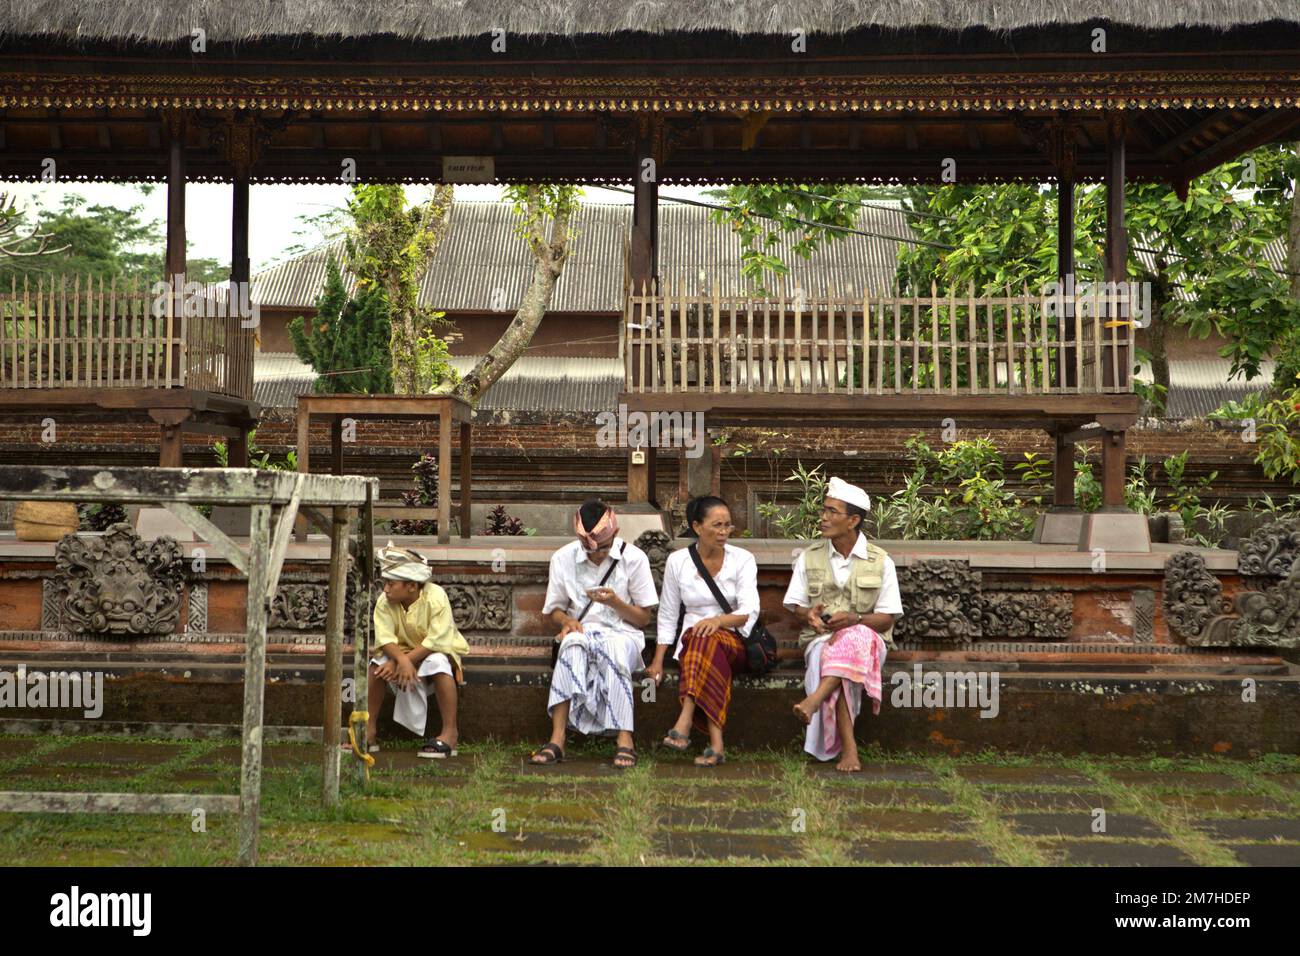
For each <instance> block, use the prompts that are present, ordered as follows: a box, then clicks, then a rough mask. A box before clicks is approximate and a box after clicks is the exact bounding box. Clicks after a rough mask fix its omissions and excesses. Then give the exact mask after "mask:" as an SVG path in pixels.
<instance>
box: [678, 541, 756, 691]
mask: <svg viewBox="0 0 1300 956" xmlns="http://www.w3.org/2000/svg"><path fill="white" fill-rule="evenodd" d="M688 550H689V551H690V552H691V560H692V561H694V562H695V570H697V571H699V572H700V577H702V578H704V583H705V584H707V585H708V586H709V590H710V591H712V592H713V599H714V600H715V601H717V602H718V607H720V608H722V613H723V614H730V613H732V611H731V605H730V604H729V603H728V602H727V599H726V598H724V597H723V596H722V591H720V590H719V589H718V585H717V582H716V581H714V580H713V575H711V574H710V573H709V569H708V568H706V567H705V566H704V561H703V560H701V558H700V552H699V551H698V550H697V549H696V547H695V545H691V546H690V548H689V549H688ZM682 611H683V613H684V612H685V605H683V607H682ZM680 630H681V623H680V620H679V621H678V631H679V632H680ZM679 636H680V635H679ZM740 639H741V640H742V641H744V642H745V656H746V658H747V661H748V665H749V666H748V670H749V673H751V674H766V673H767V672H768V671H770V670H771V669H772V668H773V667H775V666H776V638H774V637H773V636H772V635H771V634H770V633H768V630H767V628H766V627H764V626H763V621H762V619H761V618H759V619H757V620H755V621H754V626H753V627H751V628H750V629H749V633H748V634H741V635H740Z"/></svg>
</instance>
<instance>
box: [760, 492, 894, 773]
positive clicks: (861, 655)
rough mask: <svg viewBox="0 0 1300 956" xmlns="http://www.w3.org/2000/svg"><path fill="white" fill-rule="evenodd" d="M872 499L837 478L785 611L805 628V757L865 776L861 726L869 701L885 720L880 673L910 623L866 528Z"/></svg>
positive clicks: (890, 565) (888, 563)
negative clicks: (904, 622)
mask: <svg viewBox="0 0 1300 956" xmlns="http://www.w3.org/2000/svg"><path fill="white" fill-rule="evenodd" d="M870 509H871V498H870V497H869V496H868V495H867V493H866V492H865V491H863V490H862V489H861V488H859V487H857V486H856V485H851V484H849V483H848V482H847V481H843V480H841V479H839V478H832V479H831V480H830V484H829V485H828V486H827V488H826V498H825V500H824V501H823V502H822V514H821V534H822V538H824V539H825V541H824V543H818V544H814V545H812V546H810V547H808V548H805V549H804V551H803V552H802V553H801V554H800V555H799V557H798V558H797V559H796V561H795V564H794V573H793V574H792V575H791V577H790V587H789V588H788V589H787V590H786V592H785V600H784V603H785V606H786V608H788V609H789V610H790V611H792V612H793V613H794V615H795V616H796V617H797V618H798V619H799V621H800V623H801V624H803V625H804V628H803V631H802V632H801V633H800V635H799V643H800V644H801V645H802V646H803V649H804V662H805V664H806V667H807V670H806V672H805V676H804V690H805V692H806V693H807V695H808V696H807V697H805V698H804V699H803V700H802V701H800V702H799V703H798V704H796V705H795V707H794V712H795V716H796V717H798V718H799V719H800V720H801V721H803V722H804V723H805V724H807V725H808V730H807V733H806V735H805V737H804V750H806V751H807V752H808V753H810V754H812V755H813V756H814V757H816V758H817V759H818V760H830V759H832V758H834V757H835V756H837V755H839V757H840V760H839V762H838V763H837V764H836V765H835V768H836V769H837V770H843V771H855V770H861V769H862V764H861V762H860V761H859V759H858V746H857V742H856V741H855V740H854V737H853V722H854V721H855V720H856V719H857V717H858V714H859V713H861V711H862V694H863V692H864V691H865V692H866V693H867V696H869V697H870V698H871V703H872V712H873V713H877V714H878V713H880V701H881V689H880V683H881V681H880V672H881V668H882V667H883V666H884V663H885V655H886V653H887V652H888V649H890V648H892V647H893V646H894V642H893V637H892V631H893V627H894V622H895V621H897V620H898V619H899V618H900V617H902V615H903V604H902V601H901V600H900V599H899V594H898V574H897V572H896V571H895V569H894V562H893V560H892V559H891V558H890V557H889V555H888V554H887V553H886V552H885V550H884V549H883V548H880V547H878V546H877V545H874V544H872V543H871V542H869V541H867V536H866V535H865V534H863V533H862V523H863V521H865V520H866V517H867V512H868V511H869V510H870Z"/></svg>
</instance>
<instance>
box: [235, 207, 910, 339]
mask: <svg viewBox="0 0 1300 956" xmlns="http://www.w3.org/2000/svg"><path fill="white" fill-rule="evenodd" d="M879 205H881V206H888V207H890V208H885V209H881V208H865V209H862V210H861V212H860V215H859V216H858V228H859V229H860V230H863V231H866V232H873V233H878V234H881V235H883V236H887V237H888V236H898V237H902V238H911V236H912V233H911V230H910V229H909V228H908V226H907V221H906V217H905V216H904V215H903V214H902V213H901V212H900V211H898V208H897V203H892V202H888V201H882V202H880V203H879ZM518 224H519V217H518V216H517V215H516V214H515V212H514V209H513V208H512V207H511V206H510V204H509V203H503V202H457V203H455V204H454V206H453V209H452V216H451V225H450V227H449V228H448V231H447V237H446V239H444V240H443V244H442V246H441V247H440V248H439V249H438V252H437V254H436V255H435V256H434V261H433V262H432V264H431V265H430V266H429V271H428V272H427V273H425V276H424V279H423V280H422V282H421V283H420V304H421V305H422V306H425V307H426V308H430V309H440V310H443V311H449V312H450V311H458V312H495V311H501V312H513V311H514V309H515V308H517V307H518V304H519V300H520V299H521V298H522V296H523V293H524V291H525V290H526V289H527V288H528V283H529V282H530V281H532V274H533V257H532V255H531V253H529V251H528V247H527V246H526V245H525V244H524V242H523V240H522V239H521V238H520V237H519V235H518V233H517V232H516V231H515V230H516V228H517V226H518ZM631 228H632V207H631V206H628V205H622V204H615V203H584V204H583V205H582V206H581V207H580V209H579V211H578V214H577V216H576V218H575V220H574V234H575V240H574V246H573V249H574V251H573V254H572V256H571V257H570V259H569V261H568V262H567V263H565V267H564V272H562V273H561V274H560V278H559V280H558V281H557V282H556V284H555V295H554V297H553V298H552V300H551V307H550V311H552V312H607V313H613V314H618V313H620V312H622V311H623V281H624V271H625V267H624V262H625V250H626V244H627V241H628V237H629V235H630V232H631ZM792 245H793V243H792V242H791V240H790V239H789V238H788V237H785V236H783V237H782V238H781V240H780V241H779V242H778V244H777V247H776V248H777V249H778V250H779V254H780V255H781V257H782V260H783V261H784V262H786V263H787V264H788V265H789V266H790V270H791V275H790V276H789V277H788V278H787V280H786V282H787V284H788V285H789V287H790V288H795V287H801V288H803V289H805V290H806V291H808V292H810V293H811V292H814V291H821V290H824V289H825V288H826V287H827V286H830V287H832V288H835V289H837V290H849V289H855V290H861V289H862V288H863V286H864V284H869V285H870V287H871V288H872V289H886V288H893V286H894V270H895V265H896V262H897V257H898V243H897V242H895V241H893V240H892V239H889V238H876V237H868V236H858V235H846V236H845V237H844V238H843V239H840V240H835V241H830V242H827V243H825V244H824V245H823V246H822V248H820V249H819V250H818V251H817V252H815V253H813V255H812V257H811V258H810V259H806V260H805V259H801V258H799V257H798V256H797V255H795V254H794V252H793V251H792ZM341 252H342V242H341V241H338V242H333V243H329V244H327V245H324V246H321V247H319V248H317V249H313V250H311V251H309V252H306V253H304V254H303V255H301V256H298V257H296V258H294V259H290V260H288V261H287V262H283V263H280V264H279V265H276V266H272V267H271V268H269V269H265V270H263V271H261V272H259V273H257V274H256V275H255V276H253V295H254V298H255V300H256V301H257V302H259V303H260V304H261V305H263V306H284V307H290V308H300V309H309V308H312V307H313V306H314V305H315V303H316V299H317V298H318V297H319V296H320V293H321V290H322V289H323V288H324V286H325V275H326V262H327V259H328V257H329V256H330V255H334V256H335V257H339V256H340V255H341ZM740 254H741V247H740V239H739V237H738V236H737V235H736V234H735V233H734V232H733V231H732V230H731V229H730V228H728V227H727V226H726V225H723V224H719V223H716V222H714V221H713V219H712V218H711V216H710V210H708V209H705V208H702V207H699V206H688V205H681V204H678V203H672V202H668V201H665V202H663V203H661V204H660V208H659V274H660V275H661V276H662V277H664V279H665V281H667V280H668V279H670V278H675V279H680V280H681V281H683V282H685V283H687V284H688V286H687V287H688V288H690V289H691V290H692V291H696V290H697V289H698V286H699V282H700V279H699V276H700V275H701V274H703V275H704V276H705V277H706V279H707V282H708V283H712V281H713V279H714V278H715V277H716V278H717V280H718V281H719V283H720V284H721V288H722V292H723V293H724V294H728V295H730V294H741V293H743V292H744V291H746V289H745V284H744V280H743V279H742V278H741V275H740ZM345 281H346V282H347V283H348V287H349V290H350V289H351V288H352V286H353V284H354V280H353V279H352V278H351V276H350V275H347V274H346V273H345ZM709 288H711V285H707V286H706V289H709Z"/></svg>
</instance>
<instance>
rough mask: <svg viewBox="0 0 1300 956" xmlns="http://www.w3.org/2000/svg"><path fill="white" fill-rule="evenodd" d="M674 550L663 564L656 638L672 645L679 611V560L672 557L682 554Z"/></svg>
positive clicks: (661, 642) (662, 642) (680, 604)
mask: <svg viewBox="0 0 1300 956" xmlns="http://www.w3.org/2000/svg"><path fill="white" fill-rule="evenodd" d="M682 553H683V552H681V551H674V552H673V553H672V554H670V555H669V556H668V561H667V562H666V563H665V564H664V587H663V593H661V594H660V595H659V623H658V636H657V638H656V640H657V641H658V643H660V644H668V645H672V644H675V643H676V642H677V615H678V614H679V613H681V607H682V598H681V590H680V589H679V587H678V584H677V567H678V565H679V564H680V563H681V562H680V561H674V560H673V559H674V558H676V557H677V555H679V554H682Z"/></svg>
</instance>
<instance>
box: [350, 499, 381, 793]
mask: <svg viewBox="0 0 1300 956" xmlns="http://www.w3.org/2000/svg"><path fill="white" fill-rule="evenodd" d="M370 495H371V488H370V485H366V503H365V505H364V506H363V507H362V508H361V515H360V519H361V527H360V528H359V529H358V533H357V575H356V585H355V590H353V592H352V608H353V618H352V685H353V687H352V694H353V697H352V700H353V704H352V713H353V715H359V714H364V713H366V712H367V708H368V707H369V705H370V684H369V678H368V674H369V672H370V663H369V661H370V625H371V621H372V620H373V619H372V617H371V614H372V612H371V608H370V601H371V594H370V591H371V586H372V584H373V579H374V561H375V550H374V536H373V529H374V527H375V516H374V511H373V507H372V505H373V503H372V502H371V500H370ZM375 706H376V707H378V706H379V703H376V704H375ZM358 724H359V726H357V725H358ZM349 726H353V727H354V729H355V730H356V732H357V733H359V734H360V735H361V742H360V744H359V746H360V747H361V748H362V751H363V752H365V747H366V728H365V724H364V723H361V721H360V720H359V719H358V720H357V721H356V723H355V724H353V723H350V724H349ZM357 782H358V783H359V784H361V785H362V786H365V784H366V764H365V761H363V760H358V761H357Z"/></svg>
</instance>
